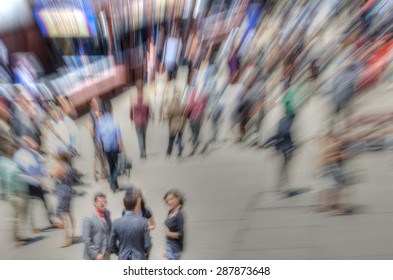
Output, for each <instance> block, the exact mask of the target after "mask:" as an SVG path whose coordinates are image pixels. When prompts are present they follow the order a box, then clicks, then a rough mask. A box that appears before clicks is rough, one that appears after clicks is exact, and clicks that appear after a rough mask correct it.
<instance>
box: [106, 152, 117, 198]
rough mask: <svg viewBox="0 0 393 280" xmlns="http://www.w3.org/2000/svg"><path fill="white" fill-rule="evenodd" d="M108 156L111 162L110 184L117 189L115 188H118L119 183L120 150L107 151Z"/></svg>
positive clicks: (113, 188)
mask: <svg viewBox="0 0 393 280" xmlns="http://www.w3.org/2000/svg"><path fill="white" fill-rule="evenodd" d="M105 154H106V158H107V160H108V164H109V170H110V174H109V184H110V186H111V189H112V190H113V191H115V189H117V188H118V184H117V170H116V169H117V157H118V155H117V154H118V152H117V151H111V152H105Z"/></svg>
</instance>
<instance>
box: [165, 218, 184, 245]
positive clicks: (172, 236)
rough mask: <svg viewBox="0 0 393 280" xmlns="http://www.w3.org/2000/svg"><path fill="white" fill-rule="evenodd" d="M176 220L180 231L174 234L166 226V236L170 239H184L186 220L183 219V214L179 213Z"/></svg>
mask: <svg viewBox="0 0 393 280" xmlns="http://www.w3.org/2000/svg"><path fill="white" fill-rule="evenodd" d="M176 220H177V222H178V227H179V230H178V231H177V232H172V231H170V230H169V228H168V227H167V226H164V230H165V234H166V236H167V237H168V238H170V239H181V238H183V234H184V219H183V215H182V214H181V212H179V213H178V214H177V219H176Z"/></svg>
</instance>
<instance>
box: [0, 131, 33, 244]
mask: <svg viewBox="0 0 393 280" xmlns="http://www.w3.org/2000/svg"><path fill="white" fill-rule="evenodd" d="M0 140H1V141H0V186H1V188H2V194H3V196H4V198H5V199H6V200H7V201H8V202H9V203H10V204H11V205H12V207H13V210H14V213H13V218H14V222H13V228H12V234H13V241H14V242H15V246H16V247H20V246H22V245H23V242H24V240H25V239H26V238H25V236H23V235H22V233H21V227H22V225H23V224H24V223H25V221H26V214H27V203H28V194H29V189H28V186H27V184H26V183H25V180H23V178H22V176H23V174H22V172H21V170H20V169H19V168H18V165H17V164H16V163H15V162H14V161H13V160H12V157H13V154H14V152H15V150H16V145H15V143H14V142H13V141H12V140H11V138H8V137H7V138H5V137H3V136H1V138H0Z"/></svg>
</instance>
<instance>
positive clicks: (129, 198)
mask: <svg viewBox="0 0 393 280" xmlns="http://www.w3.org/2000/svg"><path fill="white" fill-rule="evenodd" d="M139 197H140V196H139V194H138V193H137V192H134V191H133V192H126V194H125V196H124V198H123V203H124V208H126V210H127V211H132V210H134V209H135V206H136V203H137V202H138V198H139Z"/></svg>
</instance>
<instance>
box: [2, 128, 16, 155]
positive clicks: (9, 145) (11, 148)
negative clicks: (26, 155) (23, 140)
mask: <svg viewBox="0 0 393 280" xmlns="http://www.w3.org/2000/svg"><path fill="white" fill-rule="evenodd" d="M17 149H18V146H17V144H16V143H15V141H13V139H12V138H11V137H10V136H9V135H8V134H6V133H0V156H4V157H7V158H11V157H12V156H13V155H14V153H15V151H16V150H17Z"/></svg>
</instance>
